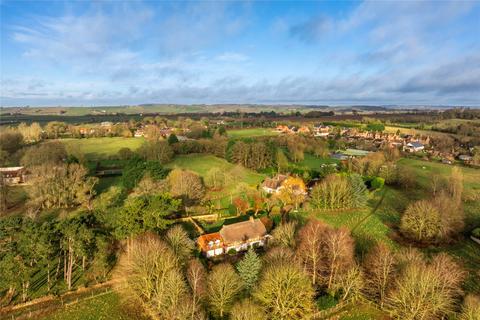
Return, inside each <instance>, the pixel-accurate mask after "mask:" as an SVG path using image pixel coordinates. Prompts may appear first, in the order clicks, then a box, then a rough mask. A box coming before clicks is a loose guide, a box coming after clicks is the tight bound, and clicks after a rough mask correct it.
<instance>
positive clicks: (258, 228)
mask: <svg viewBox="0 0 480 320" xmlns="http://www.w3.org/2000/svg"><path fill="white" fill-rule="evenodd" d="M267 237H268V235H267V229H266V228H265V225H264V224H263V223H262V221H260V220H259V219H254V218H253V217H250V219H249V220H248V221H243V222H238V223H234V224H230V225H224V226H223V227H222V229H221V230H220V232H215V233H209V234H204V235H201V236H200V237H199V238H198V240H197V243H198V246H199V247H200V249H201V251H202V253H203V254H204V255H205V256H206V257H207V258H210V257H215V256H219V255H222V254H224V253H228V252H229V251H230V250H235V251H236V252H238V251H245V250H247V249H248V248H249V247H255V246H260V247H261V246H264V245H265V242H266V239H267Z"/></svg>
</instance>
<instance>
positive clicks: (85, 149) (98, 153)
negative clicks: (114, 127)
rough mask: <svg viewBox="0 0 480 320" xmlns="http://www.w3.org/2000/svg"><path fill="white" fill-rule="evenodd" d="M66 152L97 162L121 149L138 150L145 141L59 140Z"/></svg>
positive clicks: (105, 139)
mask: <svg viewBox="0 0 480 320" xmlns="http://www.w3.org/2000/svg"><path fill="white" fill-rule="evenodd" d="M58 141H60V142H62V143H63V144H64V145H65V148H66V149H67V152H68V153H70V154H74V155H83V156H84V157H85V158H86V159H87V160H99V159H102V158H103V159H104V158H107V157H108V156H112V155H115V154H116V153H117V152H118V150H120V149H121V148H130V149H131V150H132V151H133V150H136V149H138V148H139V147H140V146H141V145H142V143H143V142H144V141H145V140H144V139H143V138H122V137H112V138H108V137H103V138H88V139H60V140H58Z"/></svg>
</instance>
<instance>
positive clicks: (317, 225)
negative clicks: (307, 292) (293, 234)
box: [297, 219, 329, 286]
mask: <svg viewBox="0 0 480 320" xmlns="http://www.w3.org/2000/svg"><path fill="white" fill-rule="evenodd" d="M328 228H329V227H328V226H327V225H326V224H325V223H323V222H321V221H319V220H316V219H310V220H309V221H308V222H307V224H306V225H305V226H304V227H302V228H301V229H300V231H299V232H298V247H297V256H298V257H299V258H300V260H301V261H302V263H303V266H304V268H305V270H306V271H307V272H308V273H309V274H310V276H311V278H312V284H313V285H314V286H315V285H317V283H318V274H319V273H320V272H321V265H322V261H321V260H322V243H323V241H324V239H323V237H324V235H325V232H326V230H327V229H328Z"/></svg>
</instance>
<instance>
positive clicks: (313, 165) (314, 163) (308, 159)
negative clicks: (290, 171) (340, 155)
mask: <svg viewBox="0 0 480 320" xmlns="http://www.w3.org/2000/svg"><path fill="white" fill-rule="evenodd" d="M339 162H340V161H338V160H336V159H332V158H321V157H315V156H314V155H313V154H310V153H305V155H304V159H303V160H302V161H300V162H298V163H294V165H296V166H298V167H306V168H308V169H312V170H318V169H320V167H321V165H322V164H333V163H337V164H338V163H339Z"/></svg>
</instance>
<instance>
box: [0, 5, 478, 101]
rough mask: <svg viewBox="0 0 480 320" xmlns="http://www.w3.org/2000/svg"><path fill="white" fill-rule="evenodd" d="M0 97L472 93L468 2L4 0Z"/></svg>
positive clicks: (326, 97)
mask: <svg viewBox="0 0 480 320" xmlns="http://www.w3.org/2000/svg"><path fill="white" fill-rule="evenodd" d="M0 9H1V93H0V94H1V105H2V106H22V105H32V106H33V105H35V106H53V105H55V106H56V105H78V106H92V105H118V104H140V103H189V104H190V103H207V104H208V103H296V104H330V105H346V104H395V105H412V104H414V105H477V106H478V105H480V2H479V1H452V2H450V1H434V2H428V1H375V2H363V1H355V2H346V1H342V2H341V1H335V2H333V1H332V2H328V1H316V2H301V1H297V2H287V1H278V2H273V1H271V2H252V1H248V2H230V1H229V2H203V1H191V2H180V1H176V2H167V1H128V2H120V1H108V2H107V1H75V2H67V1H57V2H47V1H35V2H28V1H9V0H2V1H1V2H0Z"/></svg>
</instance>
